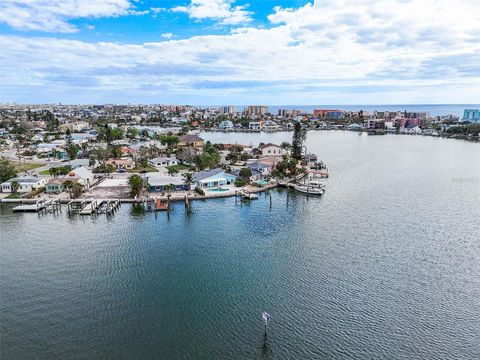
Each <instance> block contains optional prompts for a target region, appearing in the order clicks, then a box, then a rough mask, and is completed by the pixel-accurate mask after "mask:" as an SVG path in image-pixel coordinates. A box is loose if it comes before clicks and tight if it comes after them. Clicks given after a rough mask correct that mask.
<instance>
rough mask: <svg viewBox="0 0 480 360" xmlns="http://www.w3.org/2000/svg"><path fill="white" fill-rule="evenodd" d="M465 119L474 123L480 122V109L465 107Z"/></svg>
mask: <svg viewBox="0 0 480 360" xmlns="http://www.w3.org/2000/svg"><path fill="white" fill-rule="evenodd" d="M463 121H470V122H472V123H478V122H479V121H480V110H479V109H465V111H464V112H463Z"/></svg>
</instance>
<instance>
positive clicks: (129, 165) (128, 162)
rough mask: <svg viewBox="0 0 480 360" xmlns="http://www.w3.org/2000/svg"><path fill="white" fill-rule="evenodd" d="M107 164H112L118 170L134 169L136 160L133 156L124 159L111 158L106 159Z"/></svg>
mask: <svg viewBox="0 0 480 360" xmlns="http://www.w3.org/2000/svg"><path fill="white" fill-rule="evenodd" d="M106 164H107V165H112V166H113V167H115V168H116V169H117V170H127V169H133V168H134V167H135V160H133V159H132V158H123V159H109V160H107V161H106Z"/></svg>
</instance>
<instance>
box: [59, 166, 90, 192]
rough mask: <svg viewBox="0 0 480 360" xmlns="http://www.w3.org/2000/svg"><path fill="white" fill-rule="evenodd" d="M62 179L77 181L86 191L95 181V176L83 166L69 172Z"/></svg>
mask: <svg viewBox="0 0 480 360" xmlns="http://www.w3.org/2000/svg"><path fill="white" fill-rule="evenodd" d="M63 178H64V179H72V180H73V179H75V180H77V181H78V183H79V184H81V185H83V187H84V188H85V189H88V188H89V187H90V186H91V185H93V183H94V181H95V176H94V175H93V173H92V172H91V171H90V170H88V169H87V168H86V167H83V166H80V167H78V168H76V169H73V170H71V171H70V172H69V173H68V174H67V175H65V176H64V177H63Z"/></svg>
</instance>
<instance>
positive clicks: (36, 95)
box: [0, 0, 480, 106]
mask: <svg viewBox="0 0 480 360" xmlns="http://www.w3.org/2000/svg"><path fill="white" fill-rule="evenodd" d="M0 33H1V35H0V46H1V51H0V65H1V66H0V76H1V80H0V102H1V103H6V102H17V103H65V104H75V103H95V104H102V103H132V104H134V103H144V104H146V103H164V104H203V105H219V104H225V105H235V106H242V105H245V104H267V105H269V104H276V105H281V104H285V105H287V104H296V105H311V104H343V105H357V104H365V105H377V104H391V105H395V104H398V105H403V104H468V103H471V104H475V103H479V102H480V1H477V0H461V1H455V2H453V1H451V0H376V1H366V0H315V1H312V0H310V1H306V0H262V1H252V0H250V1H248V0H237V1H235V0H152V1H134V0H97V1H87V0H63V1H54V0H3V1H2V2H0Z"/></svg>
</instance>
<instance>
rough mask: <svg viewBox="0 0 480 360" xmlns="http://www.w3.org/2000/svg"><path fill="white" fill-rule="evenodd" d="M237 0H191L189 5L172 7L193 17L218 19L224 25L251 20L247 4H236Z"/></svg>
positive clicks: (197, 18) (175, 10)
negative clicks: (246, 8)
mask: <svg viewBox="0 0 480 360" xmlns="http://www.w3.org/2000/svg"><path fill="white" fill-rule="evenodd" d="M234 2H235V0H191V3H190V4H189V5H188V6H177V7H174V8H172V11H173V12H184V13H187V14H188V16H189V17H190V18H191V19H195V20H205V19H213V20H218V21H219V22H220V23H221V24H223V25H238V24H245V23H248V22H250V21H251V18H250V15H251V14H252V13H251V12H250V11H247V10H245V6H234V5H233V3H234Z"/></svg>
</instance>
